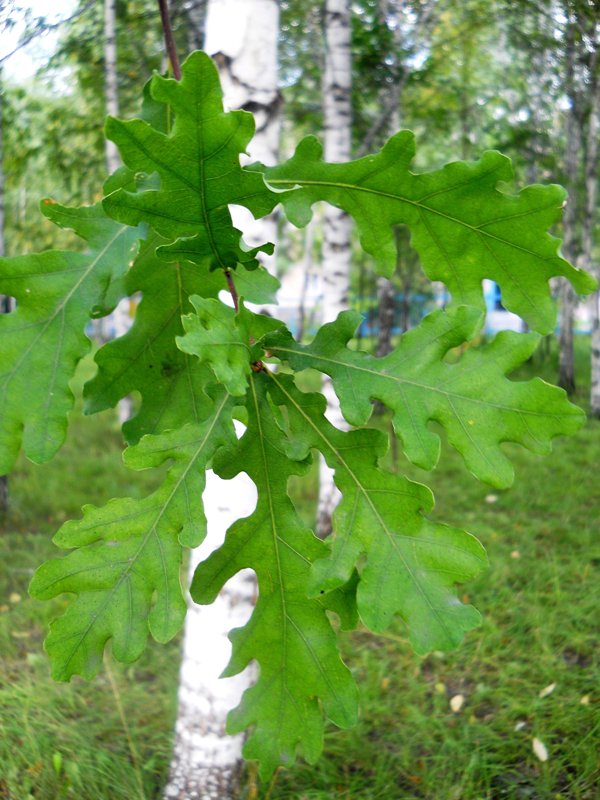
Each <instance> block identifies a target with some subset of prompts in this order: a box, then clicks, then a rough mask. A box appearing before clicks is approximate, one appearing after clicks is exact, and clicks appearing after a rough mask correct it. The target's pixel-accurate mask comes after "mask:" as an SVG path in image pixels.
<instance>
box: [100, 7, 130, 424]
mask: <svg viewBox="0 0 600 800" xmlns="http://www.w3.org/2000/svg"><path fill="white" fill-rule="evenodd" d="M116 21H117V15H116V3H115V0H104V93H105V100H106V113H107V114H108V115H110V116H111V117H118V116H119V85H118V79H117V34H116ZM105 144H106V170H107V172H108V174H109V175H112V173H113V172H115V170H117V169H119V167H120V166H121V159H120V157H119V150H118V148H117V145H116V144H115V143H114V142H111V141H110V139H106V140H105ZM129 311H130V303H129V299H128V298H124V299H123V300H121V301H120V302H119V304H118V305H117V307H116V308H115V310H114V311H113V312H112V314H111V315H110V318H109V320H108V325H109V326H110V327H112V329H113V332H114V335H115V336H122V335H123V334H125V333H127V331H128V330H129V328H130V327H131V316H130V313H129ZM99 322H100V324H101V325H102V326H103V327H105V326H106V321H104V320H99ZM102 338H104V337H102ZM131 411H132V406H131V399H130V398H129V397H124V398H123V399H122V400H119V403H118V405H117V416H118V418H119V423H120V424H121V425H122V424H123V423H124V422H126V421H127V420H128V419H129V417H130V416H131Z"/></svg>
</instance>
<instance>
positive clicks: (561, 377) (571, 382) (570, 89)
mask: <svg viewBox="0 0 600 800" xmlns="http://www.w3.org/2000/svg"><path fill="white" fill-rule="evenodd" d="M576 56H577V53H576V46H575V23H574V22H572V21H571V20H569V22H568V25H567V48H566V82H567V87H566V88H567V94H568V95H569V100H570V107H569V110H568V112H567V131H566V133H567V137H566V138H567V143H566V153H565V174H566V185H567V190H568V192H569V197H568V200H567V204H566V207H565V214H564V239H563V248H562V249H563V253H564V255H565V258H566V259H567V260H568V261H571V262H572V263H575V261H576V259H577V254H578V252H580V246H579V232H578V229H577V228H578V216H579V214H578V205H579V203H578V191H577V190H578V179H579V164H580V161H579V154H580V150H581V127H582V125H581V108H580V101H579V99H580V94H579V91H578V90H577V86H576V81H577V76H576V74H575V62H576ZM574 314H575V293H574V291H573V289H572V287H571V284H570V283H568V281H566V280H565V279H561V282H560V312H559V325H560V331H559V338H558V347H559V356H558V384H559V386H561V387H562V388H563V389H565V391H567V392H568V393H569V394H572V393H573V392H574V391H575V365H574V354H573V318H574Z"/></svg>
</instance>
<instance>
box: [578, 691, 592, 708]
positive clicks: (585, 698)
mask: <svg viewBox="0 0 600 800" xmlns="http://www.w3.org/2000/svg"><path fill="white" fill-rule="evenodd" d="M579 702H580V703H581V705H582V706H589V704H590V696H589V694H584V695H582V697H581V700H580V701H579Z"/></svg>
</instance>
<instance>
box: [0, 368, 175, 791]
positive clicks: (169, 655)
mask: <svg viewBox="0 0 600 800" xmlns="http://www.w3.org/2000/svg"><path fill="white" fill-rule="evenodd" d="M91 369H92V367H91V364H90V363H89V362H86V363H85V364H84V365H83V368H82V370H81V371H80V373H79V375H78V378H77V380H76V391H77V392H79V390H80V386H81V383H82V381H83V380H84V378H85V377H89V375H90V371H91ZM120 453H121V439H120V435H119V433H118V430H117V424H116V419H115V417H114V415H113V414H112V413H106V414H101V415H98V416H97V417H92V418H87V419H85V420H83V419H82V416H81V412H80V408H79V404H78V407H77V409H76V410H75V412H74V413H73V415H72V419H71V425H70V432H69V438H68V441H67V443H66V445H65V446H64V448H63V449H62V450H61V452H60V453H59V455H58V456H57V457H56V458H55V459H54V460H53V462H52V463H51V464H46V465H44V466H36V465H34V464H31V463H30V462H28V461H26V460H25V459H21V460H20V461H19V464H18V466H17V469H16V470H15V472H14V473H13V474H12V475H11V477H10V484H9V486H10V500H11V509H10V514H9V517H8V519H7V520H6V521H5V524H4V526H3V529H2V531H1V532H0V557H1V562H0V563H1V567H0V653H1V661H0V718H1V720H2V736H1V737H0V798H2V799H3V800H9V799H10V800H30V798H36V800H58V798H71V797H72V798H77V800H121V799H122V800H141V799H142V798H146V799H147V800H149V798H153V797H160V796H161V787H162V785H163V784H164V781H165V780H166V773H167V769H168V764H169V759H170V748H171V740H172V735H171V731H172V729H173V723H174V717H175V703H176V688H177V678H178V668H179V646H178V643H177V642H173V643H171V644H169V645H168V646H166V647H161V646H159V645H156V644H152V645H151V646H150V648H149V649H148V651H147V652H146V653H145V654H144V656H143V658H142V659H141V660H140V661H138V662H137V663H136V664H134V665H131V666H127V667H125V666H123V665H118V664H114V663H112V664H111V665H110V666H109V671H108V672H104V673H103V674H102V675H100V676H99V677H98V678H97V679H96V680H95V681H93V682H91V683H86V682H84V681H82V680H78V679H74V680H73V681H72V682H71V683H70V684H57V683H55V682H54V681H52V680H51V678H50V674H49V663H48V660H47V658H46V656H45V653H44V651H43V649H42V641H43V639H44V636H45V634H46V630H47V627H48V624H49V622H50V620H52V619H53V618H54V617H56V616H57V615H58V614H59V613H60V611H61V609H62V608H63V607H64V605H65V599H64V598H63V599H61V598H58V599H57V600H55V601H53V602H48V603H42V602H37V601H34V600H31V599H30V598H28V596H27V586H28V583H29V581H30V579H31V576H32V574H33V571H34V569H35V568H36V567H38V566H39V565H40V564H41V563H42V561H45V560H46V559H48V558H50V557H52V556H56V555H60V553H61V551H59V550H58V549H57V548H55V547H54V545H53V544H52V542H51V537H52V534H53V533H54V531H55V530H56V529H57V528H58V526H59V525H60V523H61V522H63V521H64V520H65V519H67V518H69V517H71V516H79V515H80V507H81V506H82V505H83V504H84V503H87V502H92V503H97V504H101V503H104V502H105V501H106V500H107V499H109V498H110V497H112V496H114V495H119V494H129V495H132V496H140V495H141V494H142V493H146V492H148V491H151V490H152V489H153V488H155V486H156V483H157V481H158V475H157V473H156V472H154V473H134V472H132V471H131V470H127V469H125V467H124V466H123V465H122V462H121V457H120ZM107 661H108V659H107ZM109 664H110V661H109ZM120 706H121V708H122V709H123V716H124V717H125V718H126V723H124V722H123V719H122V715H121V713H120Z"/></svg>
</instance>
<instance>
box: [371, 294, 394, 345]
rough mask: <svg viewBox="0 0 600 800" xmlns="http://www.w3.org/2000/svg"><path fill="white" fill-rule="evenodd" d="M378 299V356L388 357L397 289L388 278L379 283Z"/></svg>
mask: <svg viewBox="0 0 600 800" xmlns="http://www.w3.org/2000/svg"><path fill="white" fill-rule="evenodd" d="M377 298H378V302H379V337H378V341H377V350H376V354H377V355H378V356H379V357H381V356H387V354H388V353H391V351H392V332H393V329H394V321H395V319H396V288H395V287H394V284H393V283H392V281H391V280H388V278H379V279H378V281H377Z"/></svg>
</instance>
